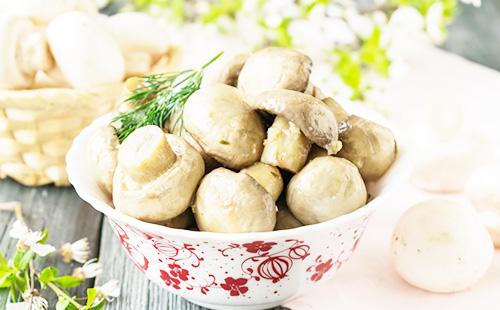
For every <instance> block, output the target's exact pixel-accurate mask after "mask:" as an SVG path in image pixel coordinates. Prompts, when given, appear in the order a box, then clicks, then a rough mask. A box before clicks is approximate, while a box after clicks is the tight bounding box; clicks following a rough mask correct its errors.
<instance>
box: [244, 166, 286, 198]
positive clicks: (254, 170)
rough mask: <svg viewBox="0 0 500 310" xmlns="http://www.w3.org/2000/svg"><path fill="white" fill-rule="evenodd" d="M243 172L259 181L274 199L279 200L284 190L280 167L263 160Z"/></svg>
mask: <svg viewBox="0 0 500 310" xmlns="http://www.w3.org/2000/svg"><path fill="white" fill-rule="evenodd" d="M241 172H243V173H246V174H248V175H249V176H251V177H252V178H254V180H255V181H257V183H259V184H260V185H261V186H262V187H264V189H265V190H266V191H267V192H268V193H269V194H271V196H272V197H273V199H274V201H276V200H278V197H279V196H280V194H281V192H282V191H283V178H282V177H281V173H280V170H279V169H278V168H276V167H275V166H271V165H268V164H265V163H262V162H256V163H255V164H253V165H251V166H250V167H248V168H245V169H243V170H241Z"/></svg>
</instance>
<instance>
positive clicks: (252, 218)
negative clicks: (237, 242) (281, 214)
mask: <svg viewBox="0 0 500 310" xmlns="http://www.w3.org/2000/svg"><path fill="white" fill-rule="evenodd" d="M192 208H193V213H194V216H195V219H196V223H197V224H198V228H199V229H200V230H201V231H212V232H224V233H243V232H257V231H272V230H273V229H274V226H275V224H276V205H275V204H274V200H273V197H272V196H271V194H269V193H268V192H267V191H266V190H265V189H264V187H262V186H261V185H260V184H259V183H257V181H256V180H254V179H253V178H252V177H251V176H249V175H247V174H246V173H236V172H233V171H231V170H229V169H226V168H217V169H215V170H213V171H212V172H210V173H209V174H207V175H206V176H205V177H204V178H203V180H202V181H201V183H200V187H199V188H198V191H197V193H196V200H195V203H194V204H193V206H192Z"/></svg>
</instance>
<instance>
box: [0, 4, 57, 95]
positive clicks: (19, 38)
mask: <svg viewBox="0 0 500 310" xmlns="http://www.w3.org/2000/svg"><path fill="white" fill-rule="evenodd" d="M0 46H1V47H2V48H0V88H3V89H25V88H29V87H31V85H32V84H33V81H34V79H35V75H36V73H37V72H38V71H48V70H50V69H51V68H52V67H53V66H54V61H53V59H52V56H51V54H50V52H49V49H48V45H47V41H46V39H45V35H44V34H43V30H41V29H39V28H38V27H37V26H36V25H35V24H34V23H33V22H32V21H31V20H30V19H28V18H25V17H18V16H15V15H10V14H7V13H0Z"/></svg>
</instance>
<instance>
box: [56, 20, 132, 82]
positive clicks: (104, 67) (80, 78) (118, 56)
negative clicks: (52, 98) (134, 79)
mask: <svg viewBox="0 0 500 310" xmlns="http://www.w3.org/2000/svg"><path fill="white" fill-rule="evenodd" d="M47 38H48V42H49V46H50V49H51V51H52V54H53V56H54V59H55V60H56V63H57V64H58V66H59V67H60V69H61V71H62V73H63V75H64V76H65V77H66V80H68V82H69V83H70V84H71V86H73V87H75V88H92V87H95V86H99V85H104V84H111V83H118V82H121V81H122V80H123V78H124V74H125V62H124V58H123V54H122V52H121V50H120V47H119V45H118V43H117V42H116V41H115V40H114V39H113V37H112V36H111V34H110V33H109V32H108V31H106V30H105V29H103V27H102V26H101V25H100V23H99V22H98V21H97V19H95V18H93V17H92V16H90V15H88V14H86V13H82V12H77V11H72V12H67V13H64V14H62V15H59V16H58V17H56V18H55V19H54V20H52V21H51V22H50V24H49V25H48V26H47Z"/></svg>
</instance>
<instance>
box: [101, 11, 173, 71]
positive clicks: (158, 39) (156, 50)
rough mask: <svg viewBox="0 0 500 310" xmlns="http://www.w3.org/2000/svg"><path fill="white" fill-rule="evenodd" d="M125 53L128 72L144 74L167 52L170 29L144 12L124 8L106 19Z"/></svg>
mask: <svg viewBox="0 0 500 310" xmlns="http://www.w3.org/2000/svg"><path fill="white" fill-rule="evenodd" d="M106 25H107V27H108V29H109V30H110V32H111V34H112V36H113V37H114V38H115V40H116V41H117V42H118V44H119V45H120V48H121V50H122V52H123V55H124V57H125V67H126V76H134V75H143V74H145V73H148V72H149V71H150V70H151V66H152V65H153V64H154V63H155V62H156V61H158V59H160V57H161V56H163V55H165V54H166V53H167V49H168V42H169V41H168V30H167V29H166V27H165V26H164V25H163V24H161V23H159V22H158V21H157V20H156V19H154V18H153V17H151V16H150V15H148V14H145V13H139V12H125V13H119V14H115V15H113V16H111V17H109V18H108V19H107V20H106Z"/></svg>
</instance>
